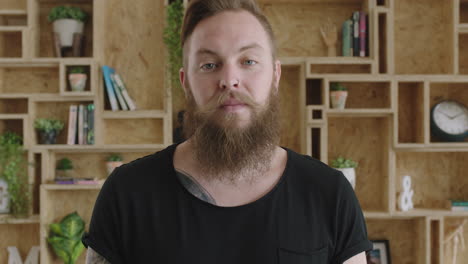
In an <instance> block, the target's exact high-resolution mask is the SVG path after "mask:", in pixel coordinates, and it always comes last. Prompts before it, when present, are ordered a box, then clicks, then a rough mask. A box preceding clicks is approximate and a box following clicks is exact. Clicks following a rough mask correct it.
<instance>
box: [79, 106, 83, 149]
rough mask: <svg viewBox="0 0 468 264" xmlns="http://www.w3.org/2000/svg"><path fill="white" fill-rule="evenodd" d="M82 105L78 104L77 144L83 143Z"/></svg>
mask: <svg viewBox="0 0 468 264" xmlns="http://www.w3.org/2000/svg"><path fill="white" fill-rule="evenodd" d="M83 115H84V105H82V104H80V105H79V106H78V144H79V145H83V144H84V128H83V127H84V120H83Z"/></svg>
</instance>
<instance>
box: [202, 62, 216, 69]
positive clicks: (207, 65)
mask: <svg viewBox="0 0 468 264" xmlns="http://www.w3.org/2000/svg"><path fill="white" fill-rule="evenodd" d="M215 67H216V64H214V63H207V64H204V65H203V66H202V69H204V70H212V69H214V68H215Z"/></svg>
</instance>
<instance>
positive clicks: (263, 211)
mask: <svg viewBox="0 0 468 264" xmlns="http://www.w3.org/2000/svg"><path fill="white" fill-rule="evenodd" d="M176 146H177V144H174V145H171V146H169V147H168V148H166V149H164V150H162V151H159V152H156V153H154V154H151V155H148V156H145V157H142V158H139V159H136V160H134V161H132V162H130V163H127V164H124V165H122V166H120V167H118V168H116V169H115V170H114V171H113V172H112V173H111V175H110V176H109V177H108V179H107V180H106V182H105V183H104V185H103V187H102V189H101V191H100V193H99V195H98V198H97V200H96V204H95V206H94V211H93V215H92V219H91V223H90V227H89V233H86V234H85V235H84V236H83V239H82V242H83V243H84V244H85V246H86V247H88V246H90V247H91V248H92V249H93V250H94V251H96V252H97V253H98V254H100V255H101V256H103V257H105V258H106V259H107V260H108V261H109V262H111V263H112V264H117V263H171V264H172V263H183V264H186V263H203V264H219V263H223V264H229V263H233V264H234V263H235V264H239V263H242V264H244V263H255V264H259V263H262V264H271V263H273V264H276V263H279V264H284V263H288V264H302V263H308V264H310V263H314V264H321V263H342V262H344V261H345V260H347V259H349V258H350V257H352V256H354V255H356V254H358V253H360V252H363V251H368V250H370V249H372V243H371V242H370V241H369V240H368V237H367V229H366V224H365V220H364V217H363V214H362V211H361V208H360V206H359V202H358V200H357V198H356V196H355V194H354V191H353V189H352V187H351V185H350V184H349V182H348V181H347V180H346V178H345V177H344V176H343V174H342V173H341V172H340V171H338V170H335V169H333V168H330V167H329V166H327V165H326V164H324V163H322V162H320V161H318V160H316V159H313V158H311V157H309V156H305V155H300V154H298V153H295V152H293V151H292V150H290V149H286V148H285V149H286V150H287V156H288V160H287V164H286V168H285V170H284V172H283V175H282V176H281V179H280V180H279V182H278V183H277V184H276V186H275V187H274V188H273V189H272V190H271V191H270V192H268V193H267V194H266V195H264V196H263V197H261V198H260V199H258V200H256V201H254V202H252V203H248V204H245V205H241V206H235V207H220V206H217V205H213V204H210V203H208V202H205V201H203V200H200V199H198V198H197V197H195V196H194V195H192V194H191V193H190V192H189V191H188V190H186V189H185V187H184V186H183V185H182V184H181V183H180V182H179V180H178V178H177V177H176V172H175V169H174V166H173V154H174V150H175V148H176Z"/></svg>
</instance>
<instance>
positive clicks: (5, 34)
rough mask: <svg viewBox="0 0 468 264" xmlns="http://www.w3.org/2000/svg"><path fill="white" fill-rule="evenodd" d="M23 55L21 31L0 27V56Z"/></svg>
mask: <svg viewBox="0 0 468 264" xmlns="http://www.w3.org/2000/svg"><path fill="white" fill-rule="evenodd" d="M21 57H23V31H22V30H21V29H17V30H12V29H5V28H4V27H2V29H0V58H21Z"/></svg>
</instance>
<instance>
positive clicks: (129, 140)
mask: <svg viewBox="0 0 468 264" xmlns="http://www.w3.org/2000/svg"><path fill="white" fill-rule="evenodd" d="M163 123H164V122H163V119H160V118H138V119H106V120H104V121H103V125H102V126H103V131H102V133H103V135H106V136H105V137H104V144H116V145H139V144H163V143H164V139H163ZM118 131H133V132H132V135H131V136H128V135H125V134H123V133H118Z"/></svg>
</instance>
